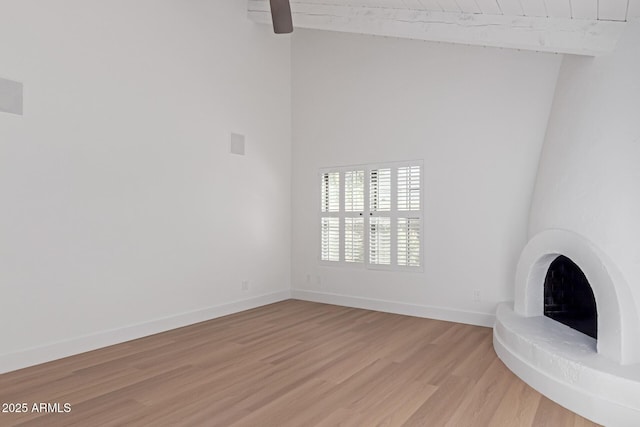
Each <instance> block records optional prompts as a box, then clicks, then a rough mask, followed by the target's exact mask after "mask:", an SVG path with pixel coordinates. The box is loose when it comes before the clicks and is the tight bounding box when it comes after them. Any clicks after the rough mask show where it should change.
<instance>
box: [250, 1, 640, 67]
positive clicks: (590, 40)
mask: <svg viewBox="0 0 640 427" xmlns="http://www.w3.org/2000/svg"><path fill="white" fill-rule="evenodd" d="M291 9H292V12H293V23H294V27H297V28H313V29H321V30H330V31H343V32H351V33H362V34H373V35H382V36H391V37H402V38H411V39H419V40H429V41H443V42H452V43H463V44H471V45H482V46H493V47H505V48H515V49H527V50H536V51H543V52H557V53H573V54H581V55H599V54H602V53H606V52H610V51H612V50H613V49H614V48H615V44H616V42H617V40H618V37H619V35H620V34H621V32H622V30H623V29H624V26H625V21H627V20H628V19H632V18H635V17H636V16H640V13H638V12H640V0H291ZM269 11H270V9H269V1H268V0H248V14H249V17H250V18H251V19H252V20H254V21H256V22H261V23H266V24H270V22H271V17H270V14H269Z"/></svg>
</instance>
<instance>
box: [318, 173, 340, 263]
mask: <svg viewBox="0 0 640 427" xmlns="http://www.w3.org/2000/svg"><path fill="white" fill-rule="evenodd" d="M320 185H321V188H320V192H321V200H320V202H321V207H320V211H321V212H322V213H323V214H324V215H323V216H322V217H321V218H320V259H321V260H323V261H340V218H339V217H338V216H330V215H331V214H332V213H336V214H337V213H338V212H339V211H340V173H339V172H327V173H323V174H322V176H321V182H320Z"/></svg>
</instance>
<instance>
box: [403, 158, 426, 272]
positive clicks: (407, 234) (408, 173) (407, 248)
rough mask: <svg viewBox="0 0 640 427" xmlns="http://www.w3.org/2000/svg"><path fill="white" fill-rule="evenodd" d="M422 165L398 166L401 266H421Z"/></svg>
mask: <svg viewBox="0 0 640 427" xmlns="http://www.w3.org/2000/svg"><path fill="white" fill-rule="evenodd" d="M420 172H421V171H420V166H404V167H399V168H398V179H397V194H398V225H397V227H398V228H397V242H398V247H397V258H398V259H397V263H398V265H399V266H406V267H420V259H421V256H420V246H421V244H420V242H421V236H420V230H421V215H420V210H421V205H420V193H421V191H422V189H421V187H420V183H421V177H420Z"/></svg>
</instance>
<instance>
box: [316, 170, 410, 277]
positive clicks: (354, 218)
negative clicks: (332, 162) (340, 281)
mask: <svg viewBox="0 0 640 427" xmlns="http://www.w3.org/2000/svg"><path fill="white" fill-rule="evenodd" d="M320 194H321V197H320V199H321V200H320V201H321V205H320V260H321V261H322V262H323V263H327V264H334V265H352V266H356V265H360V266H363V267H367V268H380V269H403V270H404V269H407V270H410V269H420V268H422V162H421V161H413V162H402V163H387V164H381V165H363V166H353V167H344V168H330V169H324V170H322V171H321V172H320Z"/></svg>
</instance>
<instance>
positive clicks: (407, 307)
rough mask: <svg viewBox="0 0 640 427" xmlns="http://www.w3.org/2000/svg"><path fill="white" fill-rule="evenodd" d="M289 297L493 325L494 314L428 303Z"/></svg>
mask: <svg viewBox="0 0 640 427" xmlns="http://www.w3.org/2000/svg"><path fill="white" fill-rule="evenodd" d="M291 297H292V298H295V299H299V300H303V301H312V302H322V303H326V304H334V305H342V306H346V307H354V308H363V309H366V310H375V311H383V312H386V313H395V314H404V315H406V316H415V317H425V318H428V319H437V320H446V321H448V322H457V323H466V324H468V325H476V326H486V327H493V325H494V323H495V320H496V316H495V314H487V313H480V312H476V311H464V310H456V309H453V308H443V307H434V306H428V305H416V304H407V303H402V302H396V301H387V300H379V299H373V298H362V297H354V296H349V295H341V294H333V293H325V292H317V291H310V290H304V289H294V290H293V291H292V292H291Z"/></svg>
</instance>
